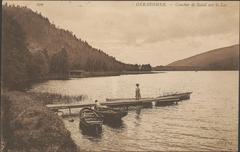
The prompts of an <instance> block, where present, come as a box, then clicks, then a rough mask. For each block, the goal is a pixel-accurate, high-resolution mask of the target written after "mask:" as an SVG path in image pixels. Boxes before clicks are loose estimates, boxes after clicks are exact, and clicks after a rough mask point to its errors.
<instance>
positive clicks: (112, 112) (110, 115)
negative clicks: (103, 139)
mask: <svg viewBox="0 0 240 152" xmlns="http://www.w3.org/2000/svg"><path fill="white" fill-rule="evenodd" d="M96 111H97V112H98V113H100V114H101V115H102V116H103V121H104V122H117V121H121V119H122V118H123V117H125V116H126V115H127V114H128V111H127V110H119V109H118V110H116V109H112V108H98V109H97V110H96Z"/></svg>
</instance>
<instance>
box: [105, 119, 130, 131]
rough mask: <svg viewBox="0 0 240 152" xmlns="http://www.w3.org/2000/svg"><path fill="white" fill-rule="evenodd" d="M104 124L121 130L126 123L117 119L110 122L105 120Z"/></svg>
mask: <svg viewBox="0 0 240 152" xmlns="http://www.w3.org/2000/svg"><path fill="white" fill-rule="evenodd" d="M104 125H107V126H109V127H111V128H114V129H121V130H123V129H124V128H126V124H125V123H124V122H123V120H118V121H114V122H113V121H112V122H105V123H104Z"/></svg>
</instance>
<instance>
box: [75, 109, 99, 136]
mask: <svg viewBox="0 0 240 152" xmlns="http://www.w3.org/2000/svg"><path fill="white" fill-rule="evenodd" d="M79 117H80V122H79V127H80V129H81V130H82V131H83V132H84V133H87V134H99V133H101V132H102V124H103V117H102V115H101V114H99V113H98V112H96V111H95V110H93V109H91V108H83V109H81V110H80V113H79Z"/></svg>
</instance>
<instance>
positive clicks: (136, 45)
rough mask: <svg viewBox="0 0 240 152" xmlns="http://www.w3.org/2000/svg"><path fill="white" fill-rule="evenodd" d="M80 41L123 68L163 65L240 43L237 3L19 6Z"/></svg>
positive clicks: (103, 2) (116, 3)
mask: <svg viewBox="0 0 240 152" xmlns="http://www.w3.org/2000/svg"><path fill="white" fill-rule="evenodd" d="M8 3H9V4H10V3H14V4H19V5H22V6H27V7H29V8H31V9H33V10H34V11H35V10H37V11H38V12H41V14H42V15H43V16H46V17H48V18H49V20H50V21H51V22H52V23H54V24H56V26H57V27H60V28H63V29H67V30H69V31H72V32H73V33H74V34H75V35H76V36H77V37H78V38H81V39H82V40H86V41H88V42H89V44H91V45H92V46H93V47H96V48H100V49H102V50H103V51H105V52H106V53H108V54H109V55H112V56H115V57H116V58H117V59H118V60H121V61H123V62H127V63H134V64H135V63H150V64H152V65H166V64H169V63H171V62H173V61H176V60H179V59H183V58H185V57H189V56H192V55H195V54H198V53H202V52H205V51H208V50H211V49H215V48H220V47H225V46H229V45H233V44H238V43H239V2H228V1H224V2H222V4H223V5H222V6H216V3H218V4H220V3H221V2H194V4H195V5H197V3H201V4H204V3H207V4H212V5H214V6H193V7H191V6H179V5H182V4H184V3H185V5H190V4H192V2H182V1H181V2H173V1H168V2H152V4H151V5H154V4H156V3H158V5H160V3H165V4H166V6H137V5H139V4H137V2H133V1H130V2H127V1H120V2H117V1H111V2H108V1H102V2H101V1H94V2H87V1H83V2H81V1H72V2H71V1H63V2H57V1H50V2H44V1H35V2H33V1H18V2H14V1H11V2H8Z"/></svg>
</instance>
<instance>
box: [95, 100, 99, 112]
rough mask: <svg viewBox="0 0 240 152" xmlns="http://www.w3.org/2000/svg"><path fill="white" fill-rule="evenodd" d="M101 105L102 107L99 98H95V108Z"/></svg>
mask: <svg viewBox="0 0 240 152" xmlns="http://www.w3.org/2000/svg"><path fill="white" fill-rule="evenodd" d="M99 107H100V103H99V102H98V100H95V106H94V110H97V109H98V108H99Z"/></svg>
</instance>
